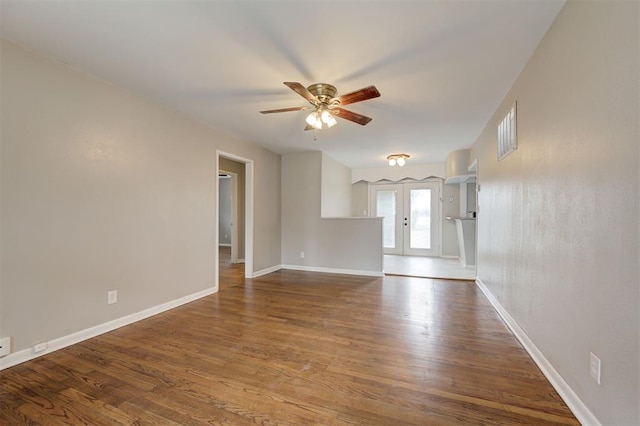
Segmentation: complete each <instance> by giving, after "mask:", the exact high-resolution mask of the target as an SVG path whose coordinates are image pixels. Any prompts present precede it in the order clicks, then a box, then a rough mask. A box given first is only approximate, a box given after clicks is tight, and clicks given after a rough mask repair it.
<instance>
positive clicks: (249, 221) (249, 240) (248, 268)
mask: <svg viewBox="0 0 640 426" xmlns="http://www.w3.org/2000/svg"><path fill="white" fill-rule="evenodd" d="M220 157H223V158H228V159H229V160H233V161H237V162H239V163H244V165H245V168H244V170H245V179H244V180H245V183H244V185H245V189H244V198H245V201H244V216H245V217H244V276H245V278H252V277H253V160H250V159H248V158H244V157H240V156H238V155H235V154H231V153H228V152H224V151H220V150H216V176H217V175H218V171H219V170H220ZM215 186H216V196H215V197H214V198H215V226H214V230H215V232H214V234H215V238H214V240H215V241H214V243H215V250H214V255H213V259H214V288H215V291H218V290H219V289H220V259H219V257H220V256H219V253H218V246H219V244H220V235H219V222H220V211H219V209H220V205H219V196H218V194H219V193H220V185H219V180H218V179H216V185H215ZM235 228H237V221H236V226H235V227H234V229H235Z"/></svg>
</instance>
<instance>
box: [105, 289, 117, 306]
mask: <svg viewBox="0 0 640 426" xmlns="http://www.w3.org/2000/svg"><path fill="white" fill-rule="evenodd" d="M117 302H118V290H112V291H110V292H108V293H107V304H109V305H111V304H114V303H117Z"/></svg>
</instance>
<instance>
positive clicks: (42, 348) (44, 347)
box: [33, 342, 47, 354]
mask: <svg viewBox="0 0 640 426" xmlns="http://www.w3.org/2000/svg"><path fill="white" fill-rule="evenodd" d="M45 350H47V342H42V343H36V344H35V345H33V353H34V354H37V353H38V352H42V351H45Z"/></svg>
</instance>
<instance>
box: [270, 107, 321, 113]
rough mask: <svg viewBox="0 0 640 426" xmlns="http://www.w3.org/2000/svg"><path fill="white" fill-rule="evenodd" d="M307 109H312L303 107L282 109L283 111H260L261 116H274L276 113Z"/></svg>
mask: <svg viewBox="0 0 640 426" xmlns="http://www.w3.org/2000/svg"><path fill="white" fill-rule="evenodd" d="M305 109H310V107H307V106H302V107H291V108H281V109H269V110H266V111H260V114H272V113H274V112H289V111H302V110H305Z"/></svg>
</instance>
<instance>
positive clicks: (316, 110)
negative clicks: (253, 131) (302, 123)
mask: <svg viewBox="0 0 640 426" xmlns="http://www.w3.org/2000/svg"><path fill="white" fill-rule="evenodd" d="M284 84H285V85H286V86H287V87H289V88H290V89H291V90H293V91H294V92H296V93H297V94H299V95H300V96H302V97H303V98H305V99H306V100H307V101H309V103H310V104H311V106H301V107H292V108H282V109H271V110H267V111H260V112H261V113H262V114H271V113H274V112H288V111H303V110H313V111H312V112H311V114H309V115H308V116H307V119H306V122H307V125H306V127H305V128H304V129H305V130H312V129H316V130H320V129H322V126H323V124H324V125H326V126H327V127H333V126H334V125H335V124H336V123H337V120H336V119H335V117H340V118H344V119H345V120H349V121H353V122H354V123H358V124H360V125H362V126H364V125H365V124H367V123H368V122H370V121H371V120H372V118H370V117H366V116H364V115H361V114H358V113H355V112H353V111H349V110H346V109H344V108H342V106H344V105H349V104H354V103H356V102H362V101H366V100H368V99H372V98H377V97H378V96H380V92H378V89H376V87H375V86H368V87H365V88H363V89H360V90H356V91H355V92H351V93H347V94H346V95H341V96H337V97H336V94H337V93H338V91H337V89H336V88H335V86H332V85H331V84H326V83H314V84H312V85H311V86H309V87H306V88H305V87H304V86H303V85H302V84H300V83H296V82H288V81H285V82H284Z"/></svg>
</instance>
